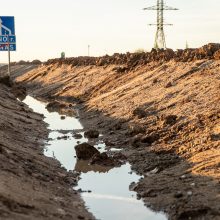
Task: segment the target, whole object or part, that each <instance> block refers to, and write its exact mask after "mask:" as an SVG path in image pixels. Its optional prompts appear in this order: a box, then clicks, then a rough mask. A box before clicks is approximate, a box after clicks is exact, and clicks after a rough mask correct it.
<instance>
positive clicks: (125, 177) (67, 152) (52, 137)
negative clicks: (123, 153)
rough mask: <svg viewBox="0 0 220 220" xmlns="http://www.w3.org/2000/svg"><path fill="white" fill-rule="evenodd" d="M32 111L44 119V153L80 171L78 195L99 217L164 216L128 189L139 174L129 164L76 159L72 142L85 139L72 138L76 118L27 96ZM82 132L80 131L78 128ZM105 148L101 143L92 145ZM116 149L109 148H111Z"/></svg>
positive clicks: (162, 219)
mask: <svg viewBox="0 0 220 220" xmlns="http://www.w3.org/2000/svg"><path fill="white" fill-rule="evenodd" d="M23 102H24V103H26V104H27V105H29V107H31V108H32V109H33V110H34V111H35V112H38V113H40V114H43V115H44V116H45V119H44V121H45V122H46V123H48V125H49V127H48V128H49V129H50V130H51V132H50V134H49V141H48V143H47V145H46V147H45V152H44V153H45V155H46V156H48V157H54V158H56V159H57V160H59V161H60V163H61V164H62V166H64V167H65V168H66V169H67V170H76V171H78V172H81V176H80V177H81V179H80V180H79V182H78V186H77V187H76V188H75V189H76V190H79V191H81V192H82V197H83V199H84V201H85V204H86V206H87V207H88V209H89V211H90V212H91V213H93V215H94V216H95V217H96V218H97V219H101V220H113V219H114V220H122V219H125V220H134V219H137V220H149V219H150V220H166V219H167V217H166V216H165V214H163V213H155V212H153V211H151V210H150V209H148V208H146V207H145V206H144V204H143V202H142V201H141V200H137V198H136V193H135V192H132V191H129V185H130V184H131V183H132V182H138V180H139V179H140V176H138V175H136V174H134V173H131V168H130V165H129V164H125V165H123V166H121V167H119V168H111V167H103V166H100V165H92V166H91V165H88V162H87V161H79V160H76V153H75V149H74V146H75V145H76V144H78V143H82V142H86V141H87V139H86V138H84V137H83V138H81V139H75V138H74V137H73V130H79V131H80V130H82V129H83V127H82V125H81V124H80V122H79V120H78V119H76V118H74V117H66V118H65V119H64V120H63V119H61V115H59V114H58V113H56V112H52V113H51V112H48V111H47V109H45V105H46V104H45V103H42V102H40V101H38V100H36V99H34V98H32V97H30V96H27V97H26V99H25V100H24V101H23ZM79 133H80V134H81V135H82V136H83V132H79ZM95 147H97V148H98V149H99V151H102V152H103V151H105V145H104V144H103V143H97V145H96V146H95ZM114 150H118V149H111V151H114Z"/></svg>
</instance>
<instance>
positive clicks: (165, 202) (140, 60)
mask: <svg viewBox="0 0 220 220" xmlns="http://www.w3.org/2000/svg"><path fill="white" fill-rule="evenodd" d="M219 48H220V47H219V45H213V44H212V45H207V46H205V47H203V48H199V49H196V50H185V51H179V52H177V53H174V52H172V51H171V50H168V51H159V52H157V51H152V52H151V53H147V54H126V55H120V54H115V55H114V56H113V57H109V56H107V57H103V58H88V57H87V58H85V57H82V58H70V59H66V60H59V59H56V60H50V61H48V62H47V63H46V64H45V65H43V66H39V67H38V68H35V69H33V70H32V71H28V72H26V73H24V74H23V73H22V71H17V72H16V71H15V72H14V74H13V77H14V78H15V79H16V81H17V82H19V83H22V84H23V85H25V87H26V88H27V89H28V91H29V93H30V94H31V95H33V96H35V97H38V98H41V99H45V100H47V101H48V100H49V101H54V100H59V101H60V102H66V103H71V104H73V105H75V107H76V108H77V109H78V110H79V114H80V118H81V122H82V124H83V126H85V128H87V129H89V128H95V129H98V130H99V131H100V132H102V133H103V134H104V139H105V141H106V144H107V145H108V146H114V147H118V148H122V149H123V153H124V155H126V156H127V160H128V161H129V162H130V163H131V164H132V168H133V170H134V171H136V172H138V173H139V174H141V175H143V176H144V178H143V179H142V180H141V181H140V182H139V183H138V184H137V185H134V184H132V185H131V188H132V189H133V190H135V191H137V192H138V196H139V197H140V198H142V199H143V200H144V201H145V203H146V204H147V205H148V206H150V207H152V208H153V209H154V210H163V211H165V212H166V213H167V214H168V215H169V217H170V219H183V220H185V219H199V220H200V219H205V220H206V219H208V220H209V219H210V220H212V219H213V220H215V219H220V104H219V101H220V93H219V89H220V75H219V73H220V61H219V56H218V55H219V54H220V51H219ZM17 68H18V69H19V66H18V67H17Z"/></svg>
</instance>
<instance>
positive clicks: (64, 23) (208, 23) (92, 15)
mask: <svg viewBox="0 0 220 220" xmlns="http://www.w3.org/2000/svg"><path fill="white" fill-rule="evenodd" d="M0 2H1V10H0V13H1V14H0V16H15V25H16V35H17V51H16V52H12V60H13V61H19V60H33V59H40V60H43V61H44V60H47V59H49V58H55V57H60V53H61V52H62V51H64V52H65V53H66V56H68V57H72V56H84V55H87V53H88V52H87V48H88V45H91V49H90V55H92V56H100V55H105V54H106V53H108V54H113V53H115V52H119V53H124V52H127V51H130V52H133V51H135V50H137V49H139V48H143V49H145V50H150V49H151V48H152V46H153V43H154V36H155V27H153V26H148V24H149V23H154V22H155V21H156V12H155V11H143V10H142V9H143V8H144V7H148V6H152V5H155V4H156V0H7V1H5V0H4V1H3V0H0ZM166 4H167V5H168V6H173V7H177V8H179V9H180V10H179V11H165V20H166V22H167V23H173V24H174V26H168V27H165V34H166V41H167V47H169V48H173V49H175V48H184V47H185V45H186V41H188V44H189V46H190V47H199V46H202V45H204V44H206V43H209V42H219V41H220V13H219V10H220V9H219V8H220V1H219V0H209V1H208V0H166ZM6 61H7V52H0V63H2V62H6Z"/></svg>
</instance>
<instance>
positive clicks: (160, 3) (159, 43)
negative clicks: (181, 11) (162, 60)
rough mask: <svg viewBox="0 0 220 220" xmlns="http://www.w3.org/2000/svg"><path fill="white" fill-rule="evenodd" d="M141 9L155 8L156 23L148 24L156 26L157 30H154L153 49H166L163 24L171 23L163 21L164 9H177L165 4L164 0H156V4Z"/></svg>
mask: <svg viewBox="0 0 220 220" xmlns="http://www.w3.org/2000/svg"><path fill="white" fill-rule="evenodd" d="M143 10H156V11H157V23H156V24H149V25H156V26H157V32H156V36H155V41H154V48H155V49H166V39H165V34H164V26H165V25H172V24H166V23H164V11H165V10H178V9H177V8H172V7H168V6H166V5H165V3H164V0H157V5H155V6H152V7H148V8H144V9H143Z"/></svg>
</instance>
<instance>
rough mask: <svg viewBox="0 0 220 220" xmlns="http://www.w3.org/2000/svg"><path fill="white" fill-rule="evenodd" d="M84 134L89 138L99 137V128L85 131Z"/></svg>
mask: <svg viewBox="0 0 220 220" xmlns="http://www.w3.org/2000/svg"><path fill="white" fill-rule="evenodd" d="M84 136H85V137H87V138H98V137H99V132H98V131H97V130H89V131H86V132H85V133H84Z"/></svg>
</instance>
